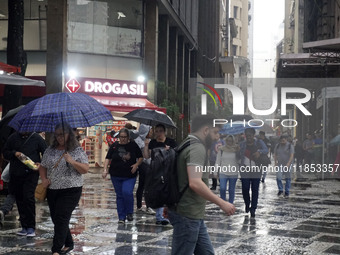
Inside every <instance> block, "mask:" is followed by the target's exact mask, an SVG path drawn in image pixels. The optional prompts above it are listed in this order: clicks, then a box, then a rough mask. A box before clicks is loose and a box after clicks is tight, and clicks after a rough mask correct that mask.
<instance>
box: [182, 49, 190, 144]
mask: <svg viewBox="0 0 340 255" xmlns="http://www.w3.org/2000/svg"><path fill="white" fill-rule="evenodd" d="M189 48H190V45H189V44H187V45H186V47H184V75H183V79H184V86H183V111H182V113H183V114H184V119H183V120H182V122H183V126H182V127H183V129H182V130H183V132H182V139H183V138H184V137H186V136H187V135H188V128H189V101H190V98H189V84H190V69H191V62H190V60H191V56H190V55H191V54H190V53H191V52H190V51H189Z"/></svg>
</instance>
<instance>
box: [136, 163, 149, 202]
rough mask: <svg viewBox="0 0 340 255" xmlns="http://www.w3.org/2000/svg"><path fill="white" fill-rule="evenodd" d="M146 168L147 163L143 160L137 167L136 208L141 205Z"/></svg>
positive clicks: (147, 166)
mask: <svg viewBox="0 0 340 255" xmlns="http://www.w3.org/2000/svg"><path fill="white" fill-rule="evenodd" d="M148 168H149V165H148V164H146V163H144V162H143V163H142V164H141V165H140V166H139V167H138V188H137V192H136V200H137V208H141V207H142V201H143V194H144V187H145V176H146V174H147V171H148ZM147 207H148V206H147Z"/></svg>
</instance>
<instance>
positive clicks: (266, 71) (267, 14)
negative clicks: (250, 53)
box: [253, 0, 284, 78]
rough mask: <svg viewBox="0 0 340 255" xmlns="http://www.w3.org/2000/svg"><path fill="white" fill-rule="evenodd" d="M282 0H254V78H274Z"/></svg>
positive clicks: (280, 35)
mask: <svg viewBox="0 0 340 255" xmlns="http://www.w3.org/2000/svg"><path fill="white" fill-rule="evenodd" d="M283 20H284V0H254V46H253V47H254V59H253V60H254V61H253V63H254V70H253V73H254V78H269V77H275V73H274V72H273V67H274V65H275V57H276V45H277V44H278V43H279V42H280V40H281V39H282V38H283Z"/></svg>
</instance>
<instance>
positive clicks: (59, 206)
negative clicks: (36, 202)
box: [47, 187, 82, 253]
mask: <svg viewBox="0 0 340 255" xmlns="http://www.w3.org/2000/svg"><path fill="white" fill-rule="evenodd" d="M81 192H82V187H76V188H69V189H57V190H53V189H47V202H48V206H49V208H50V214H51V218H52V221H53V224H54V237H53V246H52V253H54V252H59V253H60V250H61V249H62V248H63V246H64V245H65V247H73V246H74V244H73V239H72V235H71V232H70V228H69V223H70V219H71V215H72V212H73V210H74V209H75V208H76V206H77V205H78V202H79V199H80V196H81Z"/></svg>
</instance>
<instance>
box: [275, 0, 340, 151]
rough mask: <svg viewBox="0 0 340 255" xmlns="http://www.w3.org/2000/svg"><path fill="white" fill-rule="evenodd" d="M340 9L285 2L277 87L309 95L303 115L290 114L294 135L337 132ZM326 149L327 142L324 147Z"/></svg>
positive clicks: (327, 3) (328, 3) (310, 0)
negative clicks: (296, 89) (296, 124)
mask: <svg viewBox="0 0 340 255" xmlns="http://www.w3.org/2000/svg"><path fill="white" fill-rule="evenodd" d="M339 20H340V6H339V4H338V2H337V1H332V0H321V1H314V0H304V1H303V0H293V1H291V0H286V1H285V32H284V38H283V40H282V44H281V45H279V47H278V50H280V52H278V54H279V56H280V57H279V59H278V63H277V78H279V81H278V82H277V86H278V87H287V86H293V87H294V86H295V87H303V88H306V89H308V90H309V91H310V92H311V100H310V101H309V102H308V103H307V104H306V107H307V108H308V110H309V111H310V112H311V114H312V116H306V115H304V114H303V113H301V111H299V110H298V109H296V107H294V108H291V109H290V115H291V116H293V117H294V118H295V119H296V120H297V121H298V123H299V125H298V127H297V128H296V130H295V132H296V135H297V136H298V137H299V138H300V139H303V137H304V136H305V134H306V133H307V132H315V131H320V130H321V131H322V132H323V138H324V139H327V140H329V139H328V138H329V137H332V136H334V135H335V134H338V133H340V115H339V111H338V109H339V107H340V87H339V81H338V78H339V77H340V63H339V56H340V50H339V49H340V34H339V31H340V30H339V27H340V23H339ZM325 146H326V147H327V143H326V145H325Z"/></svg>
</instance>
